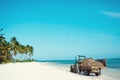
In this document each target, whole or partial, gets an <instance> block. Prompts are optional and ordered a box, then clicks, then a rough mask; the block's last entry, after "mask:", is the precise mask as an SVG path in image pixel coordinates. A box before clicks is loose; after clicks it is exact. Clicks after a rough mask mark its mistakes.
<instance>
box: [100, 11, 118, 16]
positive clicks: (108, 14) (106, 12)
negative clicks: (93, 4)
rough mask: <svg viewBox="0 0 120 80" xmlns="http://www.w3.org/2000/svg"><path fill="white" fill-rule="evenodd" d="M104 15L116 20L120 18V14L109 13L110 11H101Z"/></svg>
mask: <svg viewBox="0 0 120 80" xmlns="http://www.w3.org/2000/svg"><path fill="white" fill-rule="evenodd" d="M101 12H102V13H103V14H105V15H107V16H110V17H115V18H120V12H119V13H117V12H109V11H101Z"/></svg>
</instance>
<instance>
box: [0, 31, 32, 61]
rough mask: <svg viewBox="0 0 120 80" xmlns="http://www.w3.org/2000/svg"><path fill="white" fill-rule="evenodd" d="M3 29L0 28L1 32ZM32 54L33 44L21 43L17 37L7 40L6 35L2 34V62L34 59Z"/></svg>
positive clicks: (0, 58) (0, 54)
mask: <svg viewBox="0 0 120 80" xmlns="http://www.w3.org/2000/svg"><path fill="white" fill-rule="evenodd" d="M2 30H3V29H0V32H1V31H2ZM32 56H33V47H32V46H30V45H22V44H20V42H19V41H18V40H17V39H16V37H12V38H11V40H10V41H7V40H6V38H5V37H4V35H3V34H0V63H8V62H16V61H22V62H24V61H32V60H33V59H32Z"/></svg>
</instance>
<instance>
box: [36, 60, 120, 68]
mask: <svg viewBox="0 0 120 80" xmlns="http://www.w3.org/2000/svg"><path fill="white" fill-rule="evenodd" d="M38 61H39V62H46V63H53V64H59V65H71V64H74V63H75V60H43V61H40V60H38ZM107 68H111V69H117V70H120V58H116V59H107Z"/></svg>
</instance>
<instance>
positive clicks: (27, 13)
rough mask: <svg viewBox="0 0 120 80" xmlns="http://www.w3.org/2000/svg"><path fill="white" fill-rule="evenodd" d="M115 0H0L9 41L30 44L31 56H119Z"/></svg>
mask: <svg viewBox="0 0 120 80" xmlns="http://www.w3.org/2000/svg"><path fill="white" fill-rule="evenodd" d="M119 4H120V1H119V0H0V26H1V27H2V28H4V31H3V33H5V36H6V38H7V40H8V41H9V40H10V38H11V37H13V36H16V37H17V39H18V41H20V43H21V44H25V45H26V44H30V45H32V46H33V47H34V58H35V59H41V60H44V59H74V57H75V56H76V55H78V54H82V55H85V56H88V57H94V58H116V57H119V56H120V5H119Z"/></svg>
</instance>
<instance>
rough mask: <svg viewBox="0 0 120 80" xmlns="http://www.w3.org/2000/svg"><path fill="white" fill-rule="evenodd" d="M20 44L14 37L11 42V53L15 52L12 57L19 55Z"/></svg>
mask: <svg viewBox="0 0 120 80" xmlns="http://www.w3.org/2000/svg"><path fill="white" fill-rule="evenodd" d="M19 45H20V44H19V42H18V41H17V39H16V37H12V38H11V41H10V46H11V51H12V52H13V53H12V56H13V55H14V56H16V55H17V53H18V49H19Z"/></svg>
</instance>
